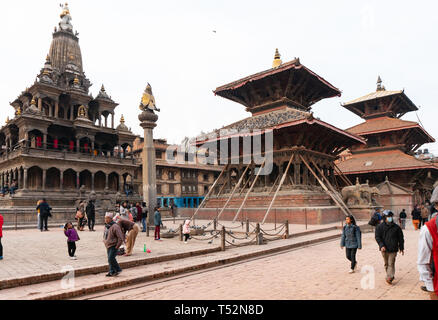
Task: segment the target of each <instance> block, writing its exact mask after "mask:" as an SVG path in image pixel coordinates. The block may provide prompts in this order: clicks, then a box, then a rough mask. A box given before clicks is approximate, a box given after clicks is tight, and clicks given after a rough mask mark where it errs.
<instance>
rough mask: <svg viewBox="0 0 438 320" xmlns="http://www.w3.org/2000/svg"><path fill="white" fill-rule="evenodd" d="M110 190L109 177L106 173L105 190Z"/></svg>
mask: <svg viewBox="0 0 438 320" xmlns="http://www.w3.org/2000/svg"><path fill="white" fill-rule="evenodd" d="M108 188H109V175H107V174H106V173H105V189H108Z"/></svg>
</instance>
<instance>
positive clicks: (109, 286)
mask: <svg viewBox="0 0 438 320" xmlns="http://www.w3.org/2000/svg"><path fill="white" fill-rule="evenodd" d="M340 236H341V235H339V234H336V235H330V236H326V237H321V238H317V239H313V240H307V241H303V242H298V243H294V244H289V245H285V246H280V247H275V248H270V249H266V250H262V251H256V252H251V253H247V254H242V255H238V256H234V257H230V258H226V259H218V260H214V261H210V262H206V263H202V264H196V265H191V266H187V267H183V268H180V269H174V270H170V271H163V272H159V273H156V274H152V275H147V276H141V277H135V278H131V279H125V280H121V281H117V282H113V283H109V284H102V285H98V286H94V287H93V286H90V287H88V288H81V289H77V290H72V291H69V292H63V293H60V294H54V295H48V296H45V297H40V298H36V299H35V300H63V299H70V298H75V297H79V296H83V295H89V294H93V293H97V292H101V291H105V290H111V289H117V288H122V287H126V286H131V285H135V284H138V283H144V282H149V281H152V280H158V279H162V278H166V277H171V276H176V275H181V274H184V273H188V272H193V271H197V270H203V269H208V268H212V267H216V266H220V265H226V264H230V263H234V262H238V261H242V260H247V259H251V258H255V257H259V256H263V255H268V254H272V253H277V252H281V251H286V250H290V249H296V248H300V247H305V246H309V245H313V244H316V243H320V242H325V241H330V240H335V239H338V238H340ZM219 249H220V248H219Z"/></svg>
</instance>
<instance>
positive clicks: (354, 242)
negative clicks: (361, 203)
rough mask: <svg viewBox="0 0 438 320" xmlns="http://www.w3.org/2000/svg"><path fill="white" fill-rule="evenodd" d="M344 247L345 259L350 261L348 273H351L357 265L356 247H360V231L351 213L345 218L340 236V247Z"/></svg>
mask: <svg viewBox="0 0 438 320" xmlns="http://www.w3.org/2000/svg"><path fill="white" fill-rule="evenodd" d="M344 247H345V253H346V256H347V259H348V260H350V262H351V267H350V271H349V273H353V272H354V271H355V270H356V267H357V261H356V253H357V249H359V250H360V249H362V233H361V231H360V228H359V227H358V226H357V225H356V220H355V219H354V217H353V216H352V215H349V216H347V217H346V218H345V226H344V228H343V230H342V236H341V249H343V248H344Z"/></svg>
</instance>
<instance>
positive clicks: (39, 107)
mask: <svg viewBox="0 0 438 320" xmlns="http://www.w3.org/2000/svg"><path fill="white" fill-rule="evenodd" d="M38 110H39V111H40V112H41V111H43V99H42V98H38Z"/></svg>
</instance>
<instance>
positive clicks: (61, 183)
mask: <svg viewBox="0 0 438 320" xmlns="http://www.w3.org/2000/svg"><path fill="white" fill-rule="evenodd" d="M59 189H60V190H61V191H64V171H61V174H60V175H59Z"/></svg>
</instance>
